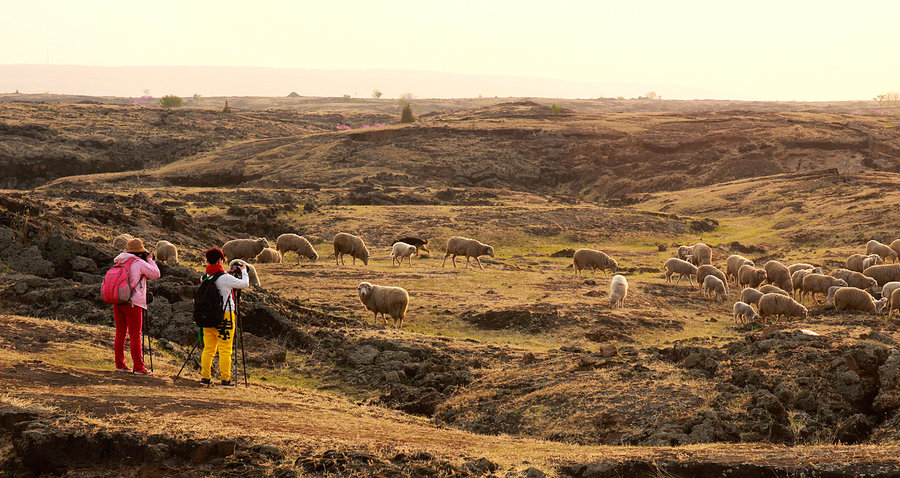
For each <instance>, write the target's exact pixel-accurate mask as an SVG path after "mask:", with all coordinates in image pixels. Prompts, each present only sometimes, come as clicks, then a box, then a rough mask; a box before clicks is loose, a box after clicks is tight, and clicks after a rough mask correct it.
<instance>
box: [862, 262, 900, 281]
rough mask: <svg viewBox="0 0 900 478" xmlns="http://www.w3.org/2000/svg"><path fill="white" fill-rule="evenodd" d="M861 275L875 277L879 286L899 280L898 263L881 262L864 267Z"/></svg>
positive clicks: (899, 266)
mask: <svg viewBox="0 0 900 478" xmlns="http://www.w3.org/2000/svg"><path fill="white" fill-rule="evenodd" d="M863 275H865V276H868V277H871V278H873V279H875V281H876V282H877V283H878V285H880V286H884V285H885V284H887V283H888V282H894V281H900V264H881V265H877V266H872V267H868V268H866V270H864V271H863Z"/></svg>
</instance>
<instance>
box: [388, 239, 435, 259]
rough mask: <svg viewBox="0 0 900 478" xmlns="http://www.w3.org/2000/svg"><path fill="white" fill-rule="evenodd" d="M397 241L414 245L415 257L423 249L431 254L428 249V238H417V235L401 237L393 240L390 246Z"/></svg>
mask: <svg viewBox="0 0 900 478" xmlns="http://www.w3.org/2000/svg"><path fill="white" fill-rule="evenodd" d="M398 242H405V243H407V244H409V245H412V246H416V257H419V251H425V252H427V253H429V254H431V251H429V250H428V239H419V238H418V237H401V238H400V239H397V240H396V241H394V243H393V244H391V246H393V245H394V244H396V243H398Z"/></svg>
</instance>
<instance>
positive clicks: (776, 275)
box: [763, 261, 794, 295]
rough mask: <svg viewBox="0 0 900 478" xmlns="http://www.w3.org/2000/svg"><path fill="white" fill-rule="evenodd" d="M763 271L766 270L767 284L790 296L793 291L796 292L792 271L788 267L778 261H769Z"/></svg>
mask: <svg viewBox="0 0 900 478" xmlns="http://www.w3.org/2000/svg"><path fill="white" fill-rule="evenodd" d="M763 269H765V270H766V282H768V283H769V284H772V285H774V286H776V287H778V288H780V289H781V290H784V291H787V292H788V295H790V293H791V291H793V290H794V286H793V283H792V282H791V271H789V270H788V268H787V266H785V265H784V264H782V263H780V262H778V261H769V262H766V265H765V266H763Z"/></svg>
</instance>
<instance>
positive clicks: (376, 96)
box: [372, 90, 382, 100]
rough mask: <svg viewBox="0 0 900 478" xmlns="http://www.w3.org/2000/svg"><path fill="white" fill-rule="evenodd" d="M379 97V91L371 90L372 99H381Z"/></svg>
mask: <svg viewBox="0 0 900 478" xmlns="http://www.w3.org/2000/svg"><path fill="white" fill-rule="evenodd" d="M381 95H382V93H381V90H372V98H375V99H376V100H377V99H378V98H381Z"/></svg>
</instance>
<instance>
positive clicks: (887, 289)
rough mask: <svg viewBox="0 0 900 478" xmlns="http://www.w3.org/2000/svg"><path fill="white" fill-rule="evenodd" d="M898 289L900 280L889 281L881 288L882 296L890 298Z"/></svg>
mask: <svg viewBox="0 0 900 478" xmlns="http://www.w3.org/2000/svg"><path fill="white" fill-rule="evenodd" d="M897 289H900V281H893V282H888V283H887V284H885V285H884V286H883V287H882V288H881V296H882V297H887V298H889V299H890V297H891V294H892V293H893V292H894V291H895V290H897Z"/></svg>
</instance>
